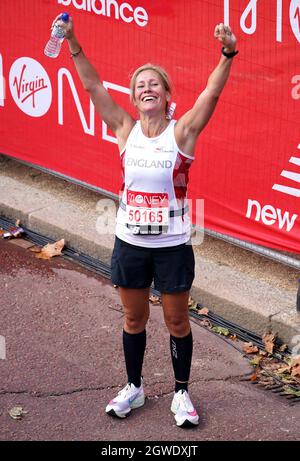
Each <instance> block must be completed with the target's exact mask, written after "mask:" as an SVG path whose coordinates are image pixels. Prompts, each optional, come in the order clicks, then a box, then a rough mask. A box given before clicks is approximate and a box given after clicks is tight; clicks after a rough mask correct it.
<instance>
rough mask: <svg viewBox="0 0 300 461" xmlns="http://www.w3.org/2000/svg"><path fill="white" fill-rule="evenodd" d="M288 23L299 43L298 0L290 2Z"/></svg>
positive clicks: (299, 2) (299, 4)
mask: <svg viewBox="0 0 300 461" xmlns="http://www.w3.org/2000/svg"><path fill="white" fill-rule="evenodd" d="M290 23H291V26H292V30H293V32H294V35H295V37H296V39H297V40H298V42H299V43H300V0H292V1H291V3H290Z"/></svg>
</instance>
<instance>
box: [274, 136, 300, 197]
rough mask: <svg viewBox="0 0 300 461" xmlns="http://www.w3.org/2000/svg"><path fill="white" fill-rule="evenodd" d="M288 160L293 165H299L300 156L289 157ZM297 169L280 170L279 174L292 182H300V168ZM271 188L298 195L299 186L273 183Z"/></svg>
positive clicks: (299, 192)
mask: <svg viewBox="0 0 300 461" xmlns="http://www.w3.org/2000/svg"><path fill="white" fill-rule="evenodd" d="M298 149H300V144H299V145H298ZM289 162H290V163H292V164H293V165H296V166H297V167H300V157H291V158H290V160H289ZM298 170H299V173H298V172H295V171H288V170H283V171H282V172H281V176H283V177H284V178H287V179H290V180H291V181H294V183H297V184H300V168H298ZM295 185H296V184H295ZM272 189H274V190H277V191H278V192H282V193H283V194H287V195H293V196H294V197H300V187H291V186H286V185H283V184H274V185H273V187H272Z"/></svg>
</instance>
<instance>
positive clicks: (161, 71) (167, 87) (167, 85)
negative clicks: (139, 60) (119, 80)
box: [130, 62, 172, 112]
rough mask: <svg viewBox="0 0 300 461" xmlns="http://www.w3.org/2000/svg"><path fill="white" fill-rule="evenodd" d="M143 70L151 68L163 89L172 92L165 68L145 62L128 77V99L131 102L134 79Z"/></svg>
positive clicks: (132, 99)
mask: <svg viewBox="0 0 300 461" xmlns="http://www.w3.org/2000/svg"><path fill="white" fill-rule="evenodd" d="M144 70H153V71H154V72H156V73H157V74H158V75H159V77H160V78H161V80H162V83H163V85H164V88H165V90H166V91H168V93H170V94H171V93H172V83H171V80H170V77H169V75H168V73H167V72H166V71H165V69H164V68H163V67H161V66H158V65H156V64H151V63H150V62H148V63H147V64H144V65H142V66H140V67H138V69H136V70H135V71H134V73H133V74H132V76H131V79H130V101H131V102H135V97H134V89H135V84H136V79H137V77H138V75H139V74H140V73H141V72H143V71H144ZM166 112H168V103H167V104H166Z"/></svg>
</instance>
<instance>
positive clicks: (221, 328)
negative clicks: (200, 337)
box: [212, 327, 230, 336]
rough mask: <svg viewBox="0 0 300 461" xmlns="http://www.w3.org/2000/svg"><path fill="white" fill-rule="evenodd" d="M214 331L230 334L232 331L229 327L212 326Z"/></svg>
mask: <svg viewBox="0 0 300 461" xmlns="http://www.w3.org/2000/svg"><path fill="white" fill-rule="evenodd" d="M212 331H214V332H215V333H218V334H219V335H224V336H229V334H230V332H229V330H228V328H224V327H212Z"/></svg>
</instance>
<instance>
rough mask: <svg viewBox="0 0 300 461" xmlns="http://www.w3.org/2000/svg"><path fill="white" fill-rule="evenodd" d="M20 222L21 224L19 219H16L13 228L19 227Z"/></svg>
mask: <svg viewBox="0 0 300 461" xmlns="http://www.w3.org/2000/svg"><path fill="white" fill-rule="evenodd" d="M20 222H21V221H20V220H19V219H17V220H16V222H15V226H17V227H19V226H20Z"/></svg>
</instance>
